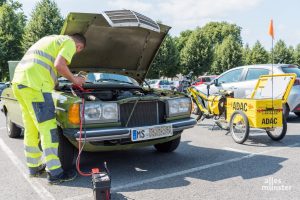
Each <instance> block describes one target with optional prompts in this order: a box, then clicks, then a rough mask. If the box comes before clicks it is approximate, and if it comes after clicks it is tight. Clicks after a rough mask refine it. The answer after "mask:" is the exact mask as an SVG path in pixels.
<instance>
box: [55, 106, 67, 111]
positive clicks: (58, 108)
mask: <svg viewBox="0 0 300 200" xmlns="http://www.w3.org/2000/svg"><path fill="white" fill-rule="evenodd" d="M55 110H60V111H63V112H66V109H64V108H61V107H55Z"/></svg>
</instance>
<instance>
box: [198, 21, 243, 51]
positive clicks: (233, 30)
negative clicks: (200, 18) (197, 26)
mask: <svg viewBox="0 0 300 200" xmlns="http://www.w3.org/2000/svg"><path fill="white" fill-rule="evenodd" d="M202 31H203V32H204V34H205V35H206V36H207V37H208V38H209V39H210V41H211V43H212V45H213V46H215V45H217V44H221V43H222V42H223V40H224V39H225V38H226V37H228V36H231V37H232V38H233V39H234V40H235V41H236V42H238V43H240V44H242V37H241V27H239V26H237V25H236V24H230V23H228V22H210V23H207V24H206V25H205V26H204V27H202Z"/></svg>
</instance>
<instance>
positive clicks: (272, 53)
mask: <svg viewBox="0 0 300 200" xmlns="http://www.w3.org/2000/svg"><path fill="white" fill-rule="evenodd" d="M269 35H270V36H271V38H272V48H271V56H272V57H271V59H272V119H274V93H273V90H274V82H273V80H274V27H273V19H271V21H270V26H269ZM273 121H274V120H272V128H273V127H274V126H273Z"/></svg>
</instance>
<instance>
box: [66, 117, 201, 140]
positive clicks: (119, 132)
mask: <svg viewBox="0 0 300 200" xmlns="http://www.w3.org/2000/svg"><path fill="white" fill-rule="evenodd" d="M196 123H197V122H196V120H195V119H193V118H188V119H183V120H176V121H172V122H168V123H164V124H160V125H172V127H173V132H180V131H183V130H184V129H188V128H193V127H194V126H195V125H196ZM154 126H155V125H154ZM148 127H149V126H148ZM138 128H142V127H131V128H125V127H118V128H93V129H87V130H85V132H83V134H82V138H84V140H85V141H87V142H99V141H107V140H120V139H131V135H130V131H131V129H138ZM84 133H85V134H84ZM64 135H65V136H66V137H67V138H69V139H71V140H74V139H75V140H79V137H80V131H79V130H78V129H64Z"/></svg>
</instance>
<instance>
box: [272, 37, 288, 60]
mask: <svg viewBox="0 0 300 200" xmlns="http://www.w3.org/2000/svg"><path fill="white" fill-rule="evenodd" d="M273 53H274V63H291V62H292V60H293V54H292V53H291V51H290V50H289V49H288V48H287V46H286V44H285V43H284V41H283V40H279V41H278V42H277V43H276V44H275V46H274V50H273ZM271 57H272V56H270V62H272V60H271V59H272V58H271Z"/></svg>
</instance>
